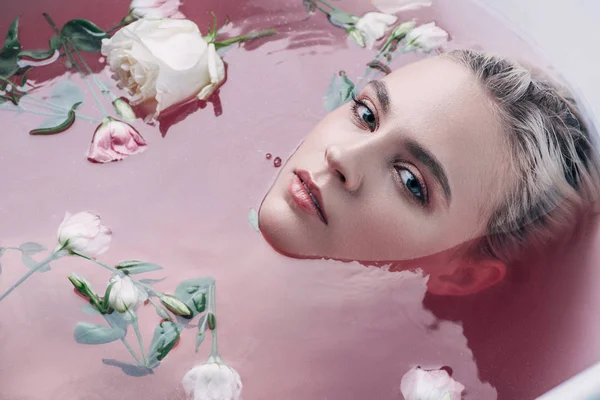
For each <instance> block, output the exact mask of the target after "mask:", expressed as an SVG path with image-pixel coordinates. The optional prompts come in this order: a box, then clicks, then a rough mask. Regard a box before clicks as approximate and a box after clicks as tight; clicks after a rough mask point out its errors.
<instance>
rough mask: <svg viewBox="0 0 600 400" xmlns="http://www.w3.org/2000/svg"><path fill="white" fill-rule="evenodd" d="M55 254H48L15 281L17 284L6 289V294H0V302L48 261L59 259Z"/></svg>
mask: <svg viewBox="0 0 600 400" xmlns="http://www.w3.org/2000/svg"><path fill="white" fill-rule="evenodd" d="M57 253H58V251H54V252H52V254H50V255H49V256H48V257H47V258H46V259H44V260H42V261H40V262H39V263H38V264H37V265H36V266H35V267H34V268H32V269H30V270H29V271H28V272H27V273H26V274H25V275H23V277H22V278H21V279H19V280H18V281H17V283H15V284H14V285H12V286H11V287H10V288H8V290H7V291H6V292H4V293H3V294H2V296H0V301H2V300H4V299H5V298H6V296H8V295H9V294H10V293H11V292H12V291H13V290H15V289H16V288H17V287H18V286H19V285H20V284H21V283H23V282H25V281H26V280H27V278H29V277H30V276H31V275H33V274H35V273H36V272H38V271H39V270H40V269H41V268H42V267H44V266H45V265H47V264H48V263H49V262H50V261H52V260H55V259H57V258H59V257H60V256H59V257H57V256H56V255H57Z"/></svg>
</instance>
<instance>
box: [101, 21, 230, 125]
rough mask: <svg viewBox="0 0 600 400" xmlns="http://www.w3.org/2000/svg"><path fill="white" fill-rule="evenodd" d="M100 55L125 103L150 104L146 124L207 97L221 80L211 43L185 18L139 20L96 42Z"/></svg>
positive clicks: (222, 75) (220, 65)
mask: <svg viewBox="0 0 600 400" xmlns="http://www.w3.org/2000/svg"><path fill="white" fill-rule="evenodd" d="M102 54H103V55H104V56H106V60H107V63H108V65H109V66H110V69H111V70H112V71H113V72H114V78H115V79H117V80H118V83H119V86H120V87H123V88H126V89H127V90H128V91H129V93H130V94H131V95H132V96H133V97H132V98H131V104H133V105H137V104H140V103H143V102H146V101H148V100H150V101H154V102H153V104H152V107H153V109H154V113H153V114H151V115H149V118H147V120H152V119H154V118H156V117H158V115H159V114H160V113H161V112H162V111H164V110H166V109H167V108H169V107H171V106H173V105H176V104H178V103H181V102H184V101H186V100H189V99H191V98H193V97H195V96H198V97H199V98H200V99H202V100H205V99H207V98H208V97H209V96H210V95H211V94H212V92H213V91H214V90H215V89H216V88H217V87H218V86H219V84H220V83H221V82H223V80H224V79H225V66H224V64H223V61H222V60H221V58H220V57H219V56H218V54H217V52H216V49H215V46H214V44H210V45H209V44H207V43H206V42H205V41H204V39H203V38H202V34H201V33H200V30H199V29H198V26H196V24H195V23H193V22H192V21H189V20H186V19H160V20H148V19H141V20H138V21H136V22H134V23H132V24H130V25H127V26H126V27H124V28H122V29H121V30H119V31H118V32H117V33H116V34H115V35H114V36H113V37H112V38H110V39H104V40H103V41H102Z"/></svg>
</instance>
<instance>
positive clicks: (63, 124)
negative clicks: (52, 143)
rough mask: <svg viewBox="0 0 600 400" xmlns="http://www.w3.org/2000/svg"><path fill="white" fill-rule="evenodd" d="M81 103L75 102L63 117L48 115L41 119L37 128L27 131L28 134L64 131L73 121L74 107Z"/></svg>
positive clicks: (48, 133)
mask: <svg viewBox="0 0 600 400" xmlns="http://www.w3.org/2000/svg"><path fill="white" fill-rule="evenodd" d="M80 104H81V103H76V104H74V105H73V107H71V110H70V111H69V113H68V114H67V116H66V119H65V117H50V118H46V119H45V120H43V121H42V123H41V124H40V126H39V127H38V128H37V129H33V130H31V131H29V134H30V135H34V136H35V135H54V134H57V133H61V132H64V131H66V130H67V129H69V128H70V127H71V125H73V123H74V122H75V109H76V108H77V107H79V105H80Z"/></svg>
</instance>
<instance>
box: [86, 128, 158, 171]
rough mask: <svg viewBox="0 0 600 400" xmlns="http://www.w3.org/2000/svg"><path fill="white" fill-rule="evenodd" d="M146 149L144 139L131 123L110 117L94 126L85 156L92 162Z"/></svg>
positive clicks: (119, 157) (105, 160) (103, 161)
mask: <svg viewBox="0 0 600 400" xmlns="http://www.w3.org/2000/svg"><path fill="white" fill-rule="evenodd" d="M144 150H146V141H145V140H144V138H143V137H142V135H140V134H139V133H138V131H136V130H135V128H133V127H132V126H131V125H129V124H126V123H125V122H121V121H117V120H115V119H112V118H110V117H106V118H104V121H102V124H100V126H98V128H96V132H94V136H93V137H92V143H91V144H90V148H89V149H88V151H87V154H86V156H87V158H88V160H90V161H92V162H98V163H107V162H111V161H119V160H122V159H124V158H125V157H127V156H130V155H133V154H138V153H141V152H143V151H144Z"/></svg>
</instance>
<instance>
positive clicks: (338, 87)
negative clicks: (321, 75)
mask: <svg viewBox="0 0 600 400" xmlns="http://www.w3.org/2000/svg"><path fill="white" fill-rule="evenodd" d="M353 91H354V83H352V81H351V80H350V79H348V77H347V76H346V74H345V73H343V72H340V73H336V74H334V75H333V78H332V79H331V83H330V84H329V87H328V88H327V93H326V94H325V110H327V111H328V112H331V111H333V110H335V109H336V108H338V107H339V106H341V105H342V104H345V103H347V102H348V101H349V100H350V99H351V98H352V92H353Z"/></svg>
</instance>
